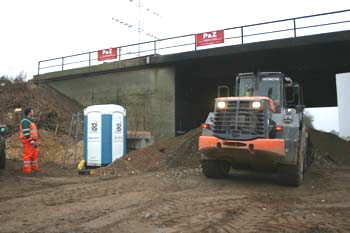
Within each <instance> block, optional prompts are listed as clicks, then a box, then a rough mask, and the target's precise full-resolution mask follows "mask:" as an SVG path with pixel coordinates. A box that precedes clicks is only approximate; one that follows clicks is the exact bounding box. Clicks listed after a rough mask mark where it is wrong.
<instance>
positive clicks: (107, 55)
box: [97, 48, 118, 61]
mask: <svg viewBox="0 0 350 233" xmlns="http://www.w3.org/2000/svg"><path fill="white" fill-rule="evenodd" d="M117 50H118V48H110V49H103V50H99V51H98V58H97V60H98V61H104V60H110V59H116V58H117V56H118V55H117Z"/></svg>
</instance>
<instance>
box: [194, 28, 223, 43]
mask: <svg viewBox="0 0 350 233" xmlns="http://www.w3.org/2000/svg"><path fill="white" fill-rule="evenodd" d="M220 43H224V30H219V31H214V32H204V33H199V34H197V35H196V45H197V46H206V45H211V44H220Z"/></svg>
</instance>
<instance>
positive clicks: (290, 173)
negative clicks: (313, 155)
mask: <svg viewBox="0 0 350 233" xmlns="http://www.w3.org/2000/svg"><path fill="white" fill-rule="evenodd" d="M306 140H307V137H306V135H305V134H302V135H301V136H300V140H299V143H298V144H299V145H298V146H299V147H298V160H297V163H296V164H293V165H287V164H279V165H278V167H277V169H278V170H277V172H278V178H279V183H280V184H282V185H286V186H296V187H297V186H300V185H301V184H302V183H303V180H304V168H305V163H304V162H305V161H304V160H305V156H306V150H307V144H306V143H307V141H306Z"/></svg>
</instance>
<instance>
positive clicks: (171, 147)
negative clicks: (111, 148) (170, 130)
mask: <svg viewBox="0 0 350 233" xmlns="http://www.w3.org/2000/svg"><path fill="white" fill-rule="evenodd" d="M200 132H201V130H200V128H197V129H194V130H192V131H189V132H188V133H186V134H185V135H182V136H178V137H174V138H170V139H166V140H161V141H159V142H156V143H155V144H153V145H151V146H149V147H147V148H144V149H139V150H136V151H132V152H130V153H128V154H127V155H126V156H125V157H123V158H121V159H118V160H116V161H115V162H114V163H112V164H111V165H109V166H106V167H103V168H100V169H96V171H95V173H94V174H96V175H104V176H106V175H107V176H125V175H129V174H139V173H142V172H148V171H163V170H168V169H171V168H175V167H177V168H178V167H187V168H198V167H199V154H198V137H199V135H200Z"/></svg>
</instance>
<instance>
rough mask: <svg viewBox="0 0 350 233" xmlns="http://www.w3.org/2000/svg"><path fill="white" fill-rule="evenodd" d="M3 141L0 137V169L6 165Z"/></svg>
mask: <svg viewBox="0 0 350 233" xmlns="http://www.w3.org/2000/svg"><path fill="white" fill-rule="evenodd" d="M5 148H6V146H5V142H4V141H3V140H2V139H0V169H4V168H5V165H6V151H5Z"/></svg>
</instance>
